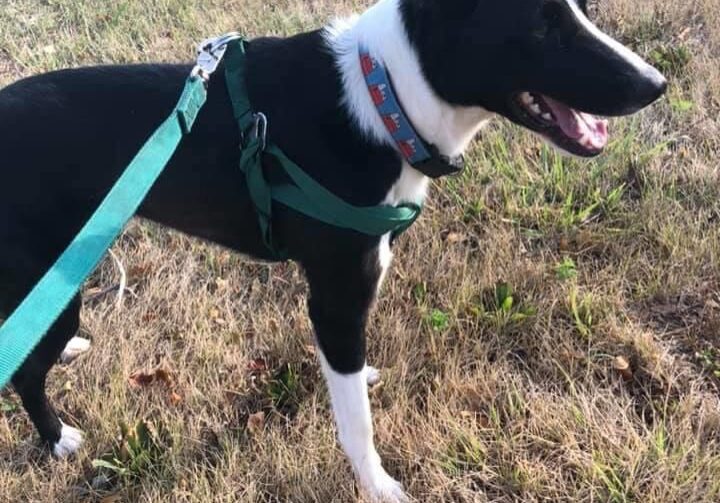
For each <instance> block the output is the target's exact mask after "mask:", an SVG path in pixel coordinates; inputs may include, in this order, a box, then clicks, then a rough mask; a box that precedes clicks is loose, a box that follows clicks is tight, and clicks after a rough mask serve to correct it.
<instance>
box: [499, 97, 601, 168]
mask: <svg viewBox="0 0 720 503" xmlns="http://www.w3.org/2000/svg"><path fill="white" fill-rule="evenodd" d="M512 103H513V107H512V108H513V109H514V110H513V111H514V112H515V114H516V117H515V119H516V120H517V121H518V122H519V123H520V124H522V125H523V126H525V127H527V128H528V129H530V130H532V131H535V132H537V133H539V134H541V135H542V136H544V137H545V138H547V139H548V140H550V141H551V142H553V143H554V144H555V145H557V146H558V147H559V148H561V149H563V150H566V151H567V152H570V153H571V154H575V155H578V156H581V157H594V156H596V155H598V154H600V153H601V152H602V151H603V149H604V148H605V146H606V145H607V142H608V122H607V121H606V120H604V119H598V118H597V117H594V116H592V115H590V114H586V113H584V112H579V111H577V110H574V109H572V108H570V107H569V106H567V105H564V104H563V103H560V102H559V101H556V100H554V99H552V98H550V97H548V96H544V95H542V94H538V93H529V92H523V93H519V94H518V95H516V96H515V98H514V99H513V100H512Z"/></svg>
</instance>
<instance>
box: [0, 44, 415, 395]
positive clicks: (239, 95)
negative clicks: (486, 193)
mask: <svg viewBox="0 0 720 503" xmlns="http://www.w3.org/2000/svg"><path fill="white" fill-rule="evenodd" d="M226 51H227V64H226V81H227V84H228V89H229V91H230V95H231V98H232V102H233V109H234V112H235V117H236V118H237V120H238V124H239V126H240V131H241V132H242V133H243V140H244V141H243V150H242V153H241V161H240V169H241V170H242V171H243V173H244V174H245V176H246V180H247V184H248V190H249V192H250V196H251V198H252V200H253V203H254V205H255V208H256V210H257V215H258V222H259V225H260V229H261V231H262V235H263V239H264V241H265V244H266V245H267V246H268V248H269V249H270V250H271V251H273V252H274V254H275V256H276V257H278V258H282V257H284V256H285V254H284V252H283V251H281V250H279V249H276V246H275V243H274V240H273V234H272V206H273V201H275V202H278V203H280V204H283V205H285V206H287V207H289V208H292V209H294V210H296V211H298V212H300V213H303V214H305V215H307V216H309V217H311V218H313V219H316V220H319V221H321V222H324V223H327V224H329V225H333V226H335V227H340V228H344V229H352V230H354V231H357V232H360V233H363V234H367V235H370V236H382V235H384V234H388V233H391V234H393V235H397V234H400V233H402V232H404V231H405V230H407V229H408V228H409V227H410V226H411V225H412V224H413V223H414V222H415V220H416V219H417V217H418V216H419V214H420V211H421V208H420V207H419V206H418V205H414V204H404V205H401V206H399V207H392V206H386V205H380V206H372V207H356V206H352V205H350V204H348V203H346V202H345V201H343V200H342V199H340V198H338V197H337V196H335V195H334V194H332V193H331V192H330V191H328V190H327V189H325V188H324V187H322V186H321V185H320V184H318V183H317V182H315V180H313V179H312V178H311V177H309V176H308V175H307V174H306V173H305V172H304V171H303V170H302V169H301V168H300V167H299V166H298V165H297V164H295V163H294V162H292V161H291V160H290V159H289V158H288V157H287V156H286V155H285V154H284V153H283V152H282V151H281V150H280V149H279V148H278V147H277V146H275V145H268V144H267V137H266V136H267V119H266V118H265V116H264V115H263V114H261V113H254V112H253V111H252V107H251V105H250V101H249V99H248V97H247V91H246V86H245V73H244V72H245V42H244V41H243V40H242V39H241V37H240V35H238V34H237V33H230V34H227V35H224V36H222V37H218V38H213V39H208V40H206V41H204V42H203V43H202V44H201V46H200V51H199V54H198V60H197V65H196V66H195V68H194V69H193V72H192V74H191V76H190V77H189V78H188V80H187V82H186V83H185V89H184V90H183V93H182V96H181V97H180V100H179V102H178V104H177V106H176V107H175V109H174V110H173V112H172V114H171V115H170V116H169V117H168V118H167V119H166V120H165V122H163V123H162V125H160V127H159V128H158V129H157V130H156V131H155V133H154V134H153V135H152V136H151V137H150V139H149V140H148V141H147V142H146V143H145V145H144V146H143V147H142V149H141V150H140V151H139V152H138V154H137V155H136V156H135V158H134V159H133V160H132V162H131V163H130V165H129V166H128V167H127V169H126V170H125V172H124V173H123V174H122V176H121V177H120V178H119V179H118V181H117V182H116V184H115V186H114V187H113V188H112V189H111V190H110V192H109V193H108V195H107V196H106V197H105V199H104V200H103V202H102V203H101V204H100V206H99V207H98V209H97V210H96V211H95V213H94V214H93V215H92V217H91V218H90V220H88V222H87V223H86V224H85V226H84V227H83V229H82V230H81V231H80V233H79V234H78V235H77V236H76V237H75V239H74V240H73V241H72V242H71V243H70V245H69V246H68V247H67V249H66V250H65V251H64V252H63V254H62V255H61V256H60V258H59V259H58V260H57V262H55V264H53V266H52V267H51V268H50V270H49V271H48V272H47V273H46V274H45V276H43V278H42V279H41V280H40V281H39V282H38V283H37V285H35V287H34V288H33V290H32V291H31V292H30V294H29V295H28V296H27V297H26V298H25V300H23V302H22V303H21V304H20V306H19V307H18V308H17V309H16V310H15V312H14V313H13V314H12V315H11V316H10V317H9V318H8V319H7V320H5V322H4V323H3V324H2V325H1V326H0V389H2V388H3V387H4V386H5V385H6V384H7V383H8V382H10V379H11V378H12V376H13V375H14V374H15V372H17V370H18V369H19V368H20V366H21V365H22V363H23V362H24V361H25V359H26V358H27V357H28V356H29V355H30V353H31V352H32V351H33V349H34V348H35V347H36V346H37V345H38V343H39V342H40V341H41V340H42V338H43V337H44V336H45V334H46V333H47V332H48V330H50V328H51V327H52V325H53V323H55V321H56V320H57V319H58V317H59V316H60V315H61V314H62V312H63V311H64V310H65V309H66V308H67V306H68V305H69V303H70V301H72V299H73V298H74V297H75V295H77V293H78V292H79V291H80V289H81V288H82V285H83V283H84V282H85V280H86V279H87V278H88V276H90V274H91V273H92V272H93V271H94V270H95V268H96V267H97V265H98V264H99V263H100V261H101V260H102V258H103V256H104V255H105V253H106V252H107V250H108V249H109V248H110V247H111V246H112V244H113V242H114V241H115V240H116V239H117V237H118V236H119V235H120V233H121V232H122V231H123V229H124V227H125V225H126V224H127V222H128V221H129V220H130V219H131V218H132V217H133V215H134V214H135V212H136V211H137V209H138V208H139V207H140V204H142V201H143V200H144V199H145V197H146V196H147V194H148V192H149V191H150V189H151V188H152V186H153V184H154V183H155V181H156V180H157V179H158V177H159V176H160V174H161V173H162V171H163V169H164V168H165V166H166V165H167V163H168V162H169V161H170V158H171V157H172V155H173V154H174V152H175V150H176V149H177V147H178V145H179V144H180V142H181V141H182V139H183V138H184V137H185V136H186V135H188V134H190V131H191V129H192V126H193V124H194V123H195V120H196V118H197V116H198V113H199V112H200V110H201V108H202V107H203V105H204V104H205V101H206V99H207V91H206V84H207V81H208V79H209V78H210V76H211V75H212V73H213V72H215V70H216V69H217V67H218V66H219V64H220V62H221V61H222V59H223V57H224V56H225V53H226ZM265 156H272V157H274V158H275V159H276V160H277V161H278V164H279V165H280V166H281V167H282V168H283V170H284V171H285V172H286V173H287V174H288V176H289V177H290V179H291V180H292V182H293V183H292V184H288V185H282V186H278V187H274V186H270V185H269V184H268V182H267V181H266V180H265V176H264V174H263V159H264V157H265Z"/></svg>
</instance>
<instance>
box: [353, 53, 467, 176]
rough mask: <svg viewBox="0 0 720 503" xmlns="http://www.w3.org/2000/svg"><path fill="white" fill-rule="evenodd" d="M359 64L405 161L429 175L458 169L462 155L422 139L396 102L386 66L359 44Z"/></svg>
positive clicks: (439, 174)
mask: <svg viewBox="0 0 720 503" xmlns="http://www.w3.org/2000/svg"><path fill="white" fill-rule="evenodd" d="M360 65H361V67H362V71H363V75H364V76H365V82H366V83H367V87H368V91H369V92H370V96H371V97H372V100H373V103H374V104H375V108H377V111H378V113H379V114H380V117H381V118H382V120H383V123H384V124H385V127H386V128H387V130H388V132H389V133H390V135H391V136H392V137H393V140H395V144H396V145H397V148H398V150H399V151H400V153H401V154H402V156H403V158H404V159H405V160H406V161H407V162H408V164H410V165H411V166H412V167H413V168H415V169H417V170H418V171H420V172H421V173H423V174H424V175H426V176H429V177H430V178H440V177H442V176H447V175H456V174H458V173H460V172H461V171H462V170H463V168H464V167H465V161H464V159H463V157H462V156H459V157H454V158H450V157H447V156H443V155H441V154H440V152H439V151H438V149H437V147H436V146H435V145H431V144H427V143H426V142H425V141H423V139H422V138H421V137H420V135H419V134H418V133H417V132H416V131H415V128H413V126H412V124H411V122H410V120H409V119H408V117H407V114H405V112H404V110H403V108H402V106H401V105H400V101H399V100H398V98H397V96H396V94H395V89H394V88H393V85H392V82H391V81H390V75H389V74H388V72H387V69H386V68H385V67H384V66H383V65H381V64H380V62H379V61H378V60H377V59H375V58H374V57H372V56H371V55H370V53H369V52H368V51H367V49H365V48H362V47H361V48H360Z"/></svg>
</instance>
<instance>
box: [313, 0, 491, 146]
mask: <svg viewBox="0 0 720 503" xmlns="http://www.w3.org/2000/svg"><path fill="white" fill-rule="evenodd" d="M327 39H328V42H329V44H330V47H331V48H332V50H333V52H334V54H335V56H336V58H337V61H338V66H339V68H340V72H341V74H342V78H343V85H344V88H345V89H344V91H345V96H344V101H345V105H346V106H347V107H348V109H349V110H350V113H351V114H352V115H353V116H354V118H355V119H356V120H357V122H358V124H359V126H360V128H361V129H362V130H363V131H364V132H365V133H366V134H368V135H369V136H370V137H372V138H374V139H376V140H377V141H379V142H382V143H392V138H391V136H390V135H389V133H388V132H387V129H386V128H385V125H384V123H383V121H382V119H381V118H380V116H379V115H378V113H377V110H376V108H375V106H374V104H373V102H372V99H371V97H370V94H369V93H368V89H367V85H366V82H365V79H364V75H363V72H362V68H361V66H360V59H359V56H358V49H359V47H360V46H362V47H364V48H366V49H367V50H368V51H369V52H370V54H371V55H372V56H373V57H374V58H376V59H377V60H378V61H380V63H381V64H383V65H384V66H385V67H386V68H387V70H388V72H389V73H390V75H391V78H392V81H393V86H394V87H395V91H396V92H397V95H398V98H399V100H400V102H401V104H402V107H403V109H404V111H405V113H406V114H407V116H408V118H409V119H410V121H411V122H412V125H413V126H414V128H415V129H416V131H417V132H418V133H419V134H420V135H421V136H422V138H423V139H424V140H425V141H427V142H428V143H431V144H434V145H436V146H437V147H438V149H439V150H440V153H441V154H444V155H447V156H457V155H460V154H462V153H463V152H464V150H465V149H466V148H467V146H468V144H469V143H470V141H471V140H472V139H473V137H474V136H475V134H476V133H477V132H478V130H479V129H480V127H481V126H482V125H483V123H484V122H485V121H486V120H487V119H488V118H489V117H490V113H489V112H487V111H486V110H484V109H482V108H461V107H455V106H452V105H450V104H448V103H446V102H444V101H443V100H442V99H441V98H439V97H438V96H437V94H436V93H435V92H434V91H433V90H432V88H431V87H430V84H429V83H428V82H427V80H426V79H425V77H424V75H423V71H422V68H421V65H420V61H419V59H418V56H417V54H416V51H415V49H414V48H413V47H412V45H411V43H410V41H409V39H408V36H407V31H406V29H405V23H404V22H403V19H402V13H401V12H400V0H381V1H380V2H378V3H377V4H375V5H374V6H373V7H371V8H370V9H369V10H367V11H366V12H365V13H364V14H362V15H361V16H356V17H353V18H350V19H345V20H339V21H336V22H335V23H333V24H332V25H331V26H330V27H329V28H328V29H327Z"/></svg>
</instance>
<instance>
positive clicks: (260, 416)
mask: <svg viewBox="0 0 720 503" xmlns="http://www.w3.org/2000/svg"><path fill="white" fill-rule="evenodd" d="M264 427H265V413H264V412H262V411H260V412H256V413H255V414H250V417H248V421H247V428H248V431H249V432H250V433H252V434H253V435H255V434H257V433H259V432H260V431H262V429H263V428H264Z"/></svg>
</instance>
